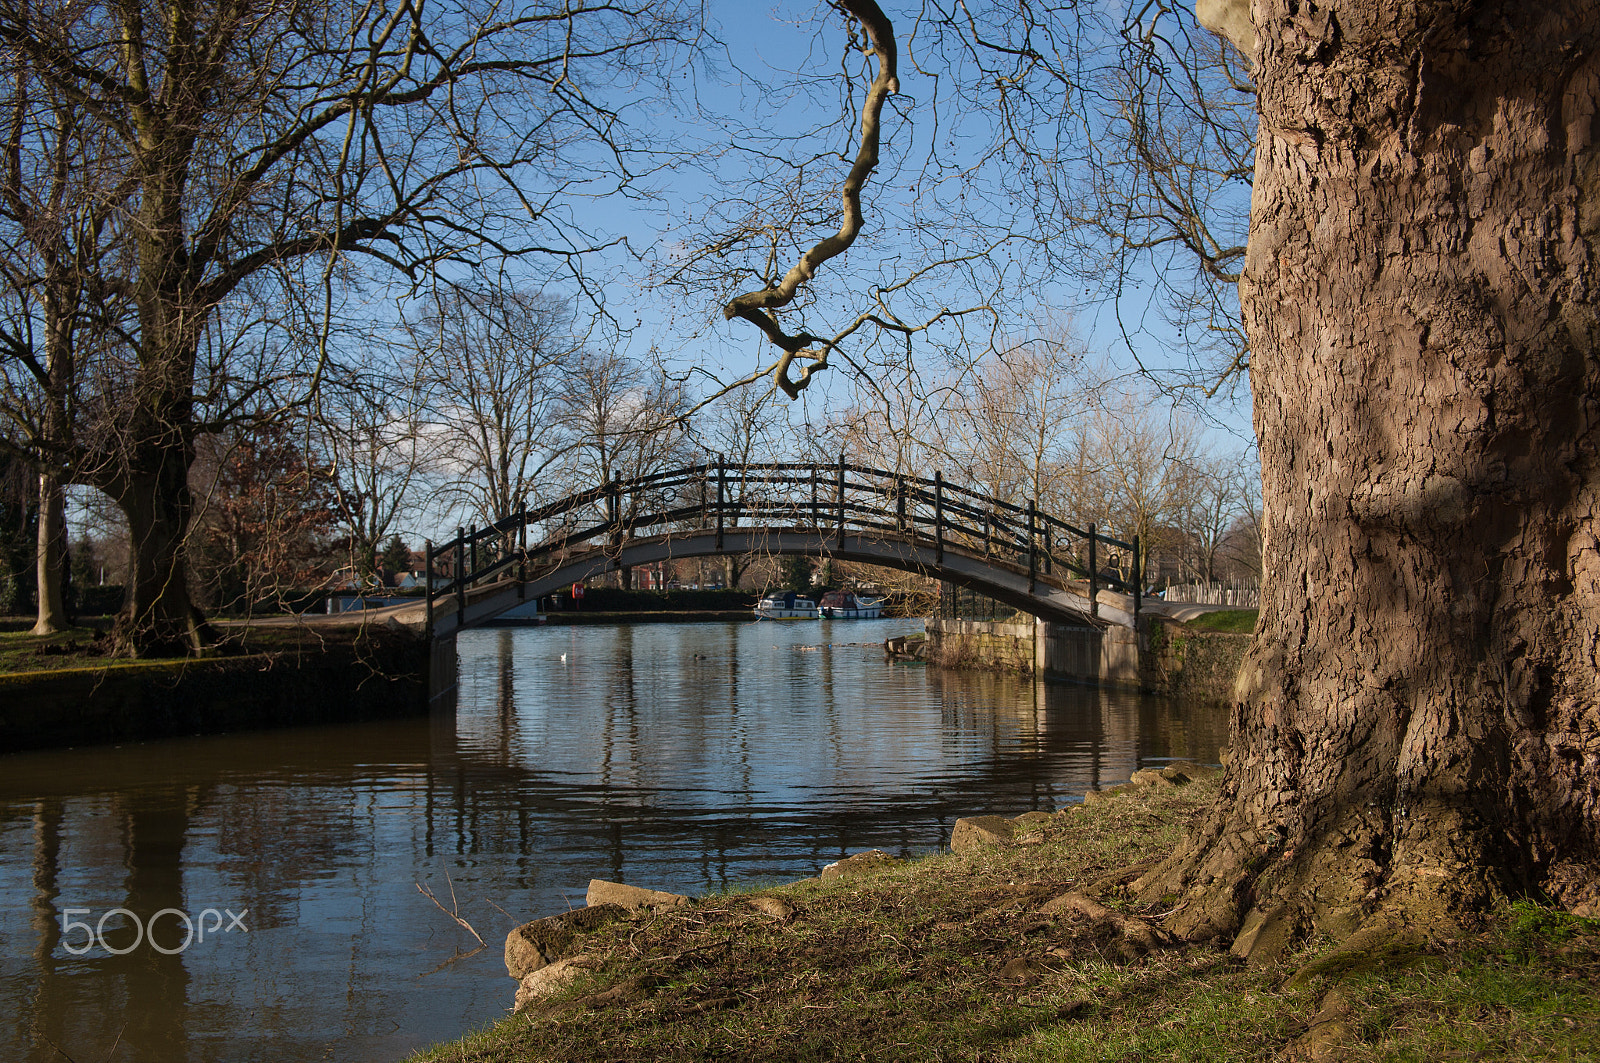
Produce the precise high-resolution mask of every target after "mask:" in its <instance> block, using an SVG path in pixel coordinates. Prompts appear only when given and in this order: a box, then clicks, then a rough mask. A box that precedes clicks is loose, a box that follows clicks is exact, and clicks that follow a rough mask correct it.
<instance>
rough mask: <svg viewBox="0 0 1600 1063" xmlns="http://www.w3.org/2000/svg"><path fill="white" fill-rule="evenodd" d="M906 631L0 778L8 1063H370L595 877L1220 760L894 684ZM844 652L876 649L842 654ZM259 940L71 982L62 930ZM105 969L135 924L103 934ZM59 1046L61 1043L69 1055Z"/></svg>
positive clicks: (739, 637) (538, 647) (1200, 727)
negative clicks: (452, 912) (216, 925)
mask: <svg viewBox="0 0 1600 1063" xmlns="http://www.w3.org/2000/svg"><path fill="white" fill-rule="evenodd" d="M907 629H908V625H906V624H905V623H903V622H883V623H856V624H831V625H822V624H815V623H808V624H794V625H784V624H761V625H738V624H727V625H648V626H639V627H619V628H545V629H521V630H511V629H505V630H496V631H486V632H478V633H473V634H471V635H467V636H463V638H462V639H461V643H460V654H461V668H460V677H461V690H460V697H459V704H458V712H457V715H456V716H455V717H453V718H451V717H441V718H437V719H434V720H432V721H427V720H421V721H419V720H408V721H403V722H399V723H392V724H364V725H354V726H342V727H328V728H306V729H301V730H295V731H280V732H268V733H261V734H255V735H232V736H219V737H213V738H205V739H193V740H180V741H169V742H158V743H148V744H144V745H130V746H127V747H124V748H98V749H85V750H76V751H65V752H57V753H40V754H26V755H17V756H11V757H5V758H3V759H0V854H3V857H4V860H3V863H0V898H3V900H0V1058H4V1059H8V1060H27V1061H30V1063H32V1061H38V1063H42V1061H44V1060H60V1059H61V1058H63V1057H62V1054H61V1053H65V1054H66V1055H68V1056H70V1057H71V1058H73V1059H77V1060H80V1061H82V1060H91V1059H92V1060H103V1059H109V1060H159V1061H163V1063H169V1061H176V1060H238V1061H244V1060H257V1059H259V1060H269V1059H270V1060H297V1059H325V1058H338V1059H342V1060H378V1059H384V1060H390V1059H394V1058H398V1057H399V1056H401V1055H403V1054H404V1053H405V1052H406V1051H408V1050H410V1049H412V1048H415V1047H418V1046H420V1045H422V1044H425V1043H428V1042H430V1041H435V1040H441V1039H445V1038H449V1037H453V1036H457V1035H459V1034H460V1033H461V1032H463V1031H464V1030H466V1029H469V1028H471V1027H473V1026H476V1025H479V1024H482V1023H484V1022H486V1021H489V1020H491V1019H493V1018H494V1017H496V1016H497V1015H499V1014H501V1013H502V1011H503V1009H504V1007H505V1006H506V1004H507V1003H508V1001H509V997H510V992H509V991H510V988H511V983H510V981H509V980H507V979H506V978H505V977H504V972H503V968H502V967H501V962H500V955H499V953H500V950H499V949H498V948H497V947H494V948H489V949H486V950H483V951H481V952H478V953H476V954H474V953H473V949H475V948H476V942H474V941H473V940H472V939H471V937H470V936H469V935H467V934H466V933H465V932H463V931H461V930H460V929H459V928H458V927H456V925H455V924H454V923H453V922H451V921H450V920H449V919H448V918H447V917H446V916H444V915H443V914H442V913H440V912H439V911H438V909H436V908H435V907H434V906H433V904H432V903H431V902H429V901H428V900H427V899H426V898H425V897H423V896H422V895H421V894H420V893H419V892H418V891H417V888H416V886H417V884H418V883H422V884H423V885H426V886H428V887H429V888H430V889H431V890H432V891H433V893H434V894H435V895H436V896H437V897H439V898H440V899H441V901H442V902H443V903H445V904H446V905H449V904H451V903H452V901H451V900H450V897H451V893H452V890H453V891H454V896H455V897H456V899H457V902H459V904H460V911H461V914H462V915H463V916H464V917H465V918H466V919H468V920H469V921H470V922H472V923H473V925H474V926H476V927H477V929H478V930H479V931H480V932H481V933H483V935H484V937H485V938H487V939H489V940H490V942H491V943H495V942H497V941H498V939H499V937H500V936H501V935H503V934H504V933H505V931H506V930H508V929H509V928H510V927H511V926H512V925H513V924H514V922H516V921H520V920H522V919H525V918H529V917H531V916H533V915H538V914H546V913H549V912H551V911H556V910H561V909H564V908H565V907H567V905H568V904H569V903H581V895H582V892H583V888H584V885H585V884H586V883H587V881H588V879H589V878H591V877H603V878H614V879H621V880H625V881H632V882H636V883H640V884H645V885H651V886H656V887H659V888H665V889H672V890H677V891H679V892H689V893H699V892H705V891H708V890H711V889H716V888H720V887H724V886H728V885H735V884H743V883H750V882H753V881H782V880H789V879H794V878H799V877H802V876H805V875H810V874H814V873H815V872H816V870H817V868H818V867H820V866H821V865H823V864H825V863H828V862H829V861H831V860H834V859H837V858H838V857H839V856H841V855H844V854H846V853H848V852H853V851H857V850H859V849H864V848H871V847H879V848H884V849H887V850H890V851H894V852H900V853H911V852H916V851H919V850H925V849H929V848H933V847H936V846H938V845H940V844H941V843H942V842H944V841H945V840H947V839H948V837H949V830H950V827H951V825H952V824H953V822H954V820H955V819H956V818H957V817H959V816H962V815H968V814H972V813H975V812H1005V813H1016V812H1022V811H1025V810H1028V809H1032V808H1050V807H1055V806H1058V805H1060V804H1064V803H1066V802H1068V801H1072V800H1076V799H1077V797H1078V796H1079V795H1081V793H1082V792H1083V791H1084V790H1085V789H1088V788H1092V787H1095V786H1098V785H1104V784H1107V783H1110V782H1115V781H1120V780H1122V779H1126V778H1127V776H1128V775H1129V774H1130V773H1131V772H1132V771H1133V770H1134V768H1135V767H1137V765H1138V764H1139V762H1140V760H1141V759H1150V758H1158V757H1163V756H1169V755H1170V756H1197V757H1201V758H1203V759H1212V758H1213V757H1214V751H1215V749H1216V747H1217V746H1218V745H1219V744H1220V742H1221V741H1222V739H1223V737H1224V733H1223V732H1224V731H1225V727H1226V721H1225V719H1223V718H1222V717H1221V716H1220V715H1218V714H1214V713H1206V714H1201V715H1195V714H1193V713H1186V712H1182V711H1179V710H1177V709H1175V708H1174V707H1172V706H1170V705H1168V704H1166V703H1165V702H1163V701H1160V700H1158V699H1149V698H1140V697H1137V696H1133V695H1128V694H1115V693H1107V692H1101V691H1095V690H1089V689H1084V688H1076V687H1068V686H1053V685H1039V686H1035V685H1032V684H1029V683H1026V682H1019V681H1017V680H1016V679H1014V678H1009V677H1004V676H992V675H975V674H947V673H944V674H942V673H937V672H930V671H927V670H924V669H923V668H921V667H920V666H915V665H911V666H908V665H889V664H885V663H884V662H883V660H882V656H881V653H880V652H879V651H878V649H877V644H878V643H880V642H881V640H882V639H883V638H885V637H887V635H889V634H898V633H901V632H903V631H905V630H907ZM854 643H867V645H858V644H854ZM119 907H121V908H126V909H128V910H130V911H131V912H133V913H135V914H136V915H137V916H139V917H140V918H141V919H146V918H148V917H149V916H150V915H151V914H153V913H154V912H156V911H158V910H161V909H176V910H177V911H180V912H184V913H188V914H190V915H191V916H193V915H194V914H196V913H199V912H200V911H201V910H203V909H206V908H215V909H219V910H221V909H229V910H231V911H233V912H240V911H247V912H248V915H247V916H245V918H244V922H245V924H246V925H247V926H248V928H249V929H248V933H246V932H242V931H236V932H232V933H227V934H221V933H213V934H211V935H210V936H208V937H207V939H206V940H205V941H204V942H203V943H202V942H194V943H192V944H191V945H190V947H188V948H186V949H184V950H182V951H178V950H177V949H176V946H177V945H178V944H179V943H180V942H181V939H182V934H181V932H177V931H179V929H180V928H179V927H178V926H177V923H176V920H173V919H170V917H169V922H170V923H171V925H170V926H168V927H166V928H165V932H164V937H162V938H161V939H158V941H159V943H161V944H163V947H164V948H167V949H169V950H171V954H170V955H168V954H164V953H163V952H161V951H160V950H157V949H153V948H151V947H149V945H148V944H140V945H139V946H138V947H136V948H133V949H131V951H129V952H127V954H126V955H121V956H117V955H112V954H110V953H109V952H107V951H106V950H104V949H100V948H96V949H94V950H91V951H90V952H88V953H87V954H85V955H83V956H76V955H73V954H72V953H71V952H70V951H69V949H68V947H67V946H68V945H72V946H76V945H78V944H79V943H80V942H81V941H82V939H83V937H84V932H83V931H82V930H81V929H75V930H74V933H73V936H71V937H69V938H68V940H67V941H65V942H63V940H62V937H61V924H60V915H61V914H62V912H63V911H64V910H65V909H68V908H73V909H88V910H89V911H88V914H85V915H80V916H77V918H80V919H84V920H88V921H90V922H94V921H97V920H99V919H100V918H101V917H102V916H103V915H104V914H105V913H106V912H108V911H110V910H111V909H114V908H119ZM104 926H105V931H106V933H105V937H106V944H108V945H109V946H110V947H111V948H112V949H121V948H123V947H126V946H127V945H128V944H129V943H131V941H132V940H133V935H134V933H135V927H134V926H133V925H132V923H131V922H126V921H124V920H123V919H122V918H121V917H116V916H113V917H111V918H109V919H108V920H107V921H106V922H105V924H104ZM55 1046H59V1049H60V1051H59V1052H58V1050H57V1048H56V1047H55Z"/></svg>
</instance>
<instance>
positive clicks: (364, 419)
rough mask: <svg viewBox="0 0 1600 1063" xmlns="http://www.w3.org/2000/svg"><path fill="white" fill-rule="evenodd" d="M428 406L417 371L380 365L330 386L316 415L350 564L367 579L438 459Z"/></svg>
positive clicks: (320, 453) (321, 458) (315, 435)
mask: <svg viewBox="0 0 1600 1063" xmlns="http://www.w3.org/2000/svg"><path fill="white" fill-rule="evenodd" d="M427 402H428V393H427V390H426V388H425V387H424V386H423V385H422V383H421V382H420V381H419V380H417V378H416V373H415V372H410V373H408V372H406V371H405V369H404V368H403V367H392V368H391V369H390V370H389V371H384V368H383V366H382V365H378V366H374V367H372V368H371V369H368V370H365V371H361V370H356V369H353V368H352V369H346V370H344V371H343V372H341V373H339V374H338V375H337V376H332V377H329V378H328V379H326V380H325V381H324V384H323V387H322V392H321V395H320V396H319V401H318V403H317V405H316V407H315V409H314V411H313V413H312V419H311V429H312V430H311V434H312V439H313V441H314V444H315V448H316V460H317V462H318V464H319V465H320V466H321V467H323V468H324V469H325V470H326V471H327V474H328V477H329V485H330V488H331V490H332V492H333V511H334V514H335V516H336V518H337V520H338V522H339V525H340V527H341V528H342V529H343V531H344V535H345V544H346V547H347V550H348V553H349V564H350V565H351V567H352V568H353V569H354V570H355V571H356V572H357V573H358V574H359V575H360V576H362V577H363V578H367V577H370V576H371V575H372V574H373V573H374V571H375V570H376V567H377V557H378V550H379V548H380V546H381V545H382V543H383V542H384V540H385V539H387V538H388V537H389V536H391V535H392V534H394V533H395V531H396V529H397V528H398V526H399V522H400V520H401V519H402V517H403V516H404V515H405V514H406V513H407V512H408V511H411V510H414V508H415V505H416V498H415V496H414V494H413V492H414V489H415V488H417V487H418V486H420V484H421V481H422V477H423V476H424V475H425V473H426V472H427V471H428V467H429V462H430V461H431V459H432V457H433V455H432V454H431V450H432V449H433V443H434V441H432V440H430V439H429V438H428V435H427V431H426V424H425V417H426V412H425V411H426V409H427Z"/></svg>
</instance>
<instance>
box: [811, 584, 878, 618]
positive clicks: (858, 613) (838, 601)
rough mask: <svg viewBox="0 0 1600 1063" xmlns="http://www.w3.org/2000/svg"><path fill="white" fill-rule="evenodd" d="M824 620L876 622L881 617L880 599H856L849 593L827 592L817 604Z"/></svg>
mask: <svg viewBox="0 0 1600 1063" xmlns="http://www.w3.org/2000/svg"><path fill="white" fill-rule="evenodd" d="M817 610H818V611H819V612H820V613H821V614H822V618H823V619H824V620H876V619H878V617H880V616H882V615H883V599H882V598H857V597H856V596H855V595H854V594H852V593H851V592H850V591H829V592H828V593H827V594H824V595H823V596H822V601H820V602H818V603H817Z"/></svg>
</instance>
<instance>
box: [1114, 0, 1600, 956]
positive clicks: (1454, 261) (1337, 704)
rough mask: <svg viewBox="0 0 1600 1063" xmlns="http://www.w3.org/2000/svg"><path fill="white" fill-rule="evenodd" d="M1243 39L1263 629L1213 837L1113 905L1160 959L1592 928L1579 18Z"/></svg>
mask: <svg viewBox="0 0 1600 1063" xmlns="http://www.w3.org/2000/svg"><path fill="white" fill-rule="evenodd" d="M1253 11H1254V14H1255V17H1256V22H1255V26H1256V31H1257V34H1258V37H1259V41H1260V48H1259V51H1258V53H1257V56H1258V62H1259V67H1258V86H1259V89H1260V106H1261V129H1260V137H1259V141H1258V143H1259V155H1258V162H1257V170H1256V184H1255V189H1254V201H1253V206H1252V220H1251V234H1250V247H1249V259H1248V265H1247V268H1246V272H1245V280H1244V282H1243V283H1242V285H1241V299H1242V302H1243V306H1244V314H1245V321H1246V325H1247V328H1248V330H1249V336H1250V343H1251V359H1252V361H1251V382H1252V386H1253V388H1254V401H1255V427H1256V432H1257V435H1258V437H1259V440H1260V447H1261V463H1262V477H1263V491H1264V502H1265V509H1266V519H1265V557H1264V567H1265V572H1264V577H1265V579H1264V587H1263V593H1262V616H1261V623H1260V626H1259V628H1258V634H1257V636H1256V642H1255V644H1254V645H1253V647H1252V649H1251V652H1250V655H1249V657H1248V659H1247V661H1246V663H1245V666H1244V668H1243V670H1242V672H1241V674H1240V678H1239V682H1238V686H1237V688H1236V697H1237V704H1236V705H1235V707H1234V712H1233V726H1232V731H1233V746H1232V759H1231V762H1230V765H1229V769H1228V774H1227V777H1226V781H1225V785H1224V792H1223V796H1222V798H1221V800H1220V803H1219V806H1218V808H1217V809H1216V811H1215V813H1214V815H1213V817H1212V818H1211V820H1210V822H1209V823H1208V824H1207V825H1206V826H1205V827H1204V828H1203V829H1202V830H1201V831H1200V832H1199V833H1198V834H1197V836H1196V837H1194V838H1192V839H1191V842H1190V845H1189V847H1188V848H1187V849H1186V850H1185V851H1184V852H1181V853H1180V854H1178V855H1177V856H1176V857H1175V858H1174V859H1173V860H1171V861H1169V862H1168V864H1167V865H1166V866H1165V867H1163V868H1162V869H1160V871H1159V872H1158V873H1156V874H1153V875H1151V876H1149V877H1148V878H1147V880H1146V881H1144V883H1143V884H1142V888H1143V889H1144V891H1145V893H1146V895H1147V896H1149V897H1154V896H1156V895H1159V894H1172V893H1177V894H1179V895H1180V896H1181V897H1182V906H1181V908H1180V910H1179V911H1178V912H1177V913H1176V914H1175V915H1174V916H1173V917H1172V919H1171V922H1172V924H1173V928H1174V929H1175V930H1177V931H1179V932H1181V933H1183V934H1185V935H1186V936H1188V937H1189V938H1191V939H1202V938H1206V937H1211V936H1214V935H1216V934H1233V933H1236V932H1237V931H1238V929H1239V927H1240V925H1241V921H1242V920H1244V919H1245V918H1246V917H1247V916H1248V915H1250V914H1251V913H1254V914H1255V915H1256V916H1257V917H1260V916H1262V915H1264V914H1266V913H1269V912H1274V911H1276V912H1277V913H1278V916H1279V918H1278V920H1277V922H1278V925H1280V926H1290V927H1295V928H1298V929H1300V930H1305V929H1307V928H1309V927H1312V926H1315V927H1317V928H1320V929H1323V930H1325V931H1328V932H1331V933H1332V934H1333V935H1334V936H1335V937H1344V936H1347V935H1349V934H1350V933H1352V932H1353V931H1354V930H1355V929H1356V928H1358V927H1361V926H1369V927H1373V926H1376V925H1393V924H1394V922H1395V921H1396V920H1406V921H1410V922H1412V923H1413V925H1419V926H1420V927H1421V928H1423V929H1426V925H1427V924H1428V923H1429V922H1430V921H1433V920H1440V919H1442V920H1446V921H1447V922H1453V921H1457V920H1460V919H1462V918H1464V917H1467V916H1469V915H1470V913H1471V912H1473V911H1474V910H1476V909H1479V908H1481V906H1483V905H1485V904H1486V903H1490V902H1493V901H1495V900H1497V899H1499V898H1503V897H1504V896H1506V895H1507V894H1518V893H1523V892H1532V893H1534V894H1535V895H1538V894H1539V893H1540V892H1541V891H1542V892H1543V893H1544V894H1545V895H1546V896H1549V897H1551V898H1553V899H1555V900H1557V901H1560V902H1563V903H1566V904H1568V905H1570V906H1574V907H1579V908H1582V907H1583V906H1584V905H1594V904H1596V902H1597V900H1600V882H1597V875H1600V870H1597V869H1600V679H1597V665H1600V656H1597V655H1600V538H1597V536H1596V528H1595V514H1596V511H1597V506H1600V467H1597V466H1600V360H1597V354H1596V341H1597V339H1600V315H1597V312H1596V300H1597V297H1600V270H1597V267H1596V252H1597V251H1600V247H1597V246H1596V245H1597V243H1600V240H1597V235H1600V157H1597V153H1596V148H1595V139H1596V138H1600V125H1597V123H1596V121H1595V112H1596V109H1597V106H1600V55H1597V48H1600V7H1597V6H1596V5H1595V4H1594V3H1593V0H1555V2H1543V3H1529V2H1527V0H1496V2H1477V3H1469V2H1466V0H1436V2H1431V3H1417V4H1396V3H1392V2H1390V0H1343V2H1339V3H1334V4H1316V3H1309V2H1306V0H1255V3H1254V5H1253ZM1257 922H1258V919H1257V920H1250V926H1251V927H1254V926H1255V925H1256V924H1257Z"/></svg>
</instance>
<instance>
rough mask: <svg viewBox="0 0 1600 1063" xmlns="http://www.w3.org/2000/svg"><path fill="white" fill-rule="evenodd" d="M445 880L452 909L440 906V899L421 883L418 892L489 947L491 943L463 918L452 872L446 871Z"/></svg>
mask: <svg viewBox="0 0 1600 1063" xmlns="http://www.w3.org/2000/svg"><path fill="white" fill-rule="evenodd" d="M444 880H445V881H446V882H449V883H450V907H449V908H446V907H445V906H444V905H442V904H440V903H439V898H437V897H435V896H434V895H433V891H432V890H430V889H429V888H428V887H426V886H424V885H423V884H422V883H420V882H419V883H417V892H418V893H420V894H422V895H423V896H424V897H426V898H428V900H430V901H432V902H433V906H434V907H435V908H437V909H439V910H440V911H441V912H443V913H444V914H445V915H448V916H449V917H450V918H451V919H454V920H455V921H456V923H457V924H458V925H459V926H460V927H461V928H462V929H463V930H465V931H466V932H467V933H469V934H471V935H472V936H473V937H475V938H477V939H478V944H480V945H488V944H489V943H488V942H487V941H485V940H483V935H482V934H480V933H478V932H477V931H476V930H474V929H472V924H471V923H469V922H467V921H466V920H465V919H463V918H461V905H460V903H459V902H458V901H457V900H456V884H455V883H454V882H451V881H450V872H448V871H446V872H445V873H444Z"/></svg>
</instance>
